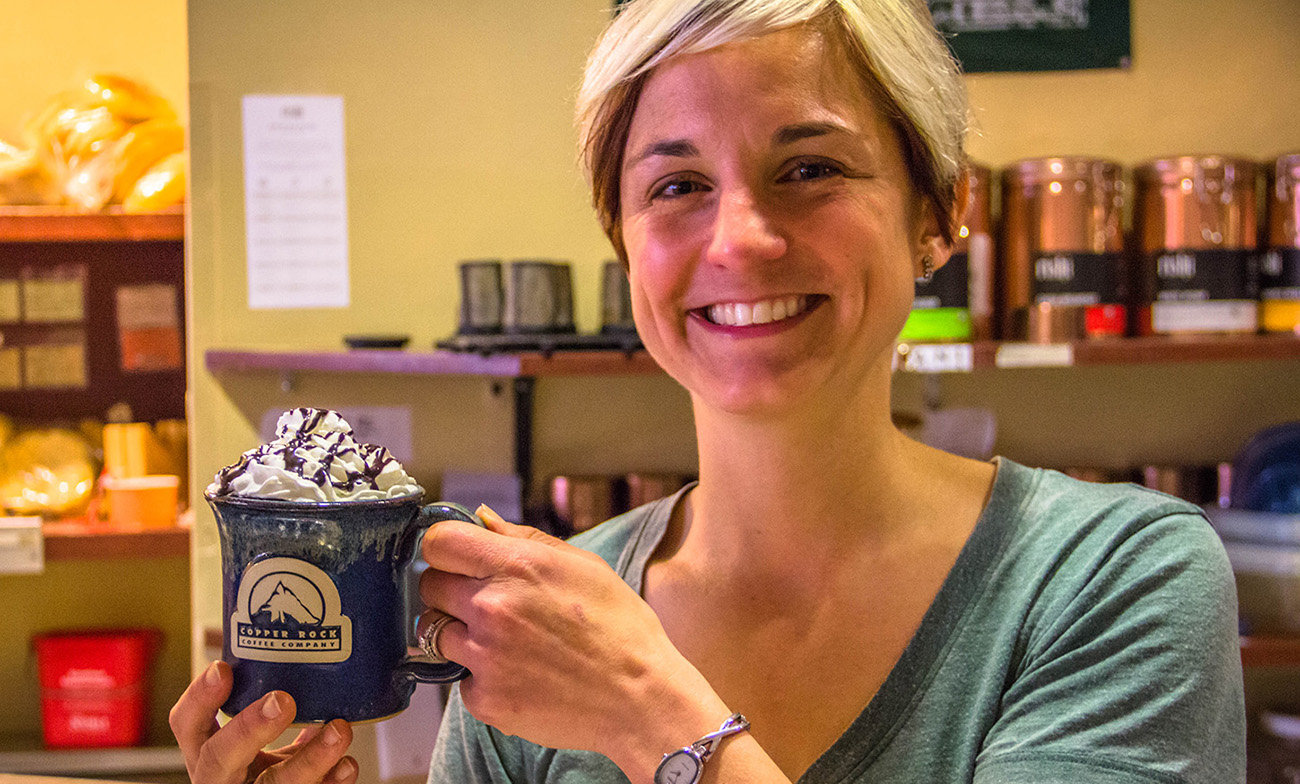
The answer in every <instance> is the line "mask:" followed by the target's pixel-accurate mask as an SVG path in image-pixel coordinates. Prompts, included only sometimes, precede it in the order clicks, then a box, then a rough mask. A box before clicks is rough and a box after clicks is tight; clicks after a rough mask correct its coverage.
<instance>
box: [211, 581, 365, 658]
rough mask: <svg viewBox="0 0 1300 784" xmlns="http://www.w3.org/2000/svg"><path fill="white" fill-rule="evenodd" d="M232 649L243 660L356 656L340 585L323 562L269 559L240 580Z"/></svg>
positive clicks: (232, 622) (231, 643)
mask: <svg viewBox="0 0 1300 784" xmlns="http://www.w3.org/2000/svg"><path fill="white" fill-rule="evenodd" d="M230 632H231V634H230V639H231V642H230V652H231V653H232V654H234V655H235V656H238V657H239V658H241V659H250V660H252V661H268V662H304V663H316V664H326V663H331V662H341V661H346V660H347V659H348V657H350V656H351V655H352V620H351V619H350V618H348V617H347V616H345V615H343V609H342V602H341V601H340V600H339V589H338V586H336V585H335V584H334V581H333V580H331V579H330V577H329V575H327V574H325V572H323V571H322V570H321V569H320V568H319V567H317V566H314V565H312V564H309V563H307V562H306V561H301V560H299V559H297V558H266V559H263V560H261V561H258V562H257V563H254V564H253V565H251V566H249V567H248V569H247V570H246V571H245V572H244V576H243V578H241V579H240V581H239V591H238V598H237V599H236V601H235V612H234V613H233V614H232V615H231V616H230Z"/></svg>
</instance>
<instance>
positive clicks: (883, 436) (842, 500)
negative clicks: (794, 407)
mask: <svg viewBox="0 0 1300 784" xmlns="http://www.w3.org/2000/svg"><path fill="white" fill-rule="evenodd" d="M887 401H888V389H887V387H886V389H885V390H884V392H883V394H881V393H877V394H866V393H865V391H864V394H861V395H858V396H856V397H854V398H852V399H849V400H843V401H839V402H838V404H835V405H831V404H826V403H824V402H823V403H822V404H820V405H808V406H804V407H803V408H802V409H800V410H798V411H795V412H793V413H789V414H787V415H785V416H782V417H779V418H763V419H758V418H752V417H743V416H736V415H731V414H728V413H725V412H718V411H714V410H710V409H708V408H707V407H706V406H704V405H702V404H701V403H700V402H699V401H696V431H697V435H698V439H699V457H700V485H699V487H698V488H697V489H696V490H695V491H693V492H692V493H691V495H690V502H689V516H688V518H687V519H686V520H684V521H683V523H682V530H681V534H682V536H681V538H680V539H679V540H678V544H679V545H681V546H688V547H689V548H690V550H691V551H692V553H693V554H694V555H695V556H699V557H703V558H705V559H706V560H707V561H709V562H710V563H711V564H712V565H713V566H714V567H715V568H717V567H721V568H727V562H728V561H731V560H732V559H735V565H737V566H738V567H740V566H741V565H743V567H744V568H751V569H752V568H754V567H756V566H759V565H763V564H765V565H769V566H771V567H772V568H777V569H779V567H780V565H781V564H782V563H789V562H791V558H790V556H791V554H792V552H798V554H799V557H798V558H796V559H793V560H794V561H801V562H803V566H802V567H801V568H805V569H806V568H807V559H808V558H810V557H811V558H816V557H817V551H819V550H820V551H823V552H825V553H826V554H827V556H830V555H832V554H833V553H834V552H835V550H836V548H838V547H840V546H841V545H843V544H844V543H846V542H849V541H852V542H855V543H861V542H862V541H863V540H864V536H865V537H867V538H868V539H870V538H881V539H882V540H883V539H887V538H888V537H889V535H890V534H891V533H893V531H894V529H895V528H896V527H897V526H899V525H900V524H902V523H904V522H905V521H906V520H908V519H909V516H908V513H907V508H906V507H907V506H908V504H909V490H908V488H909V487H913V486H914V485H913V482H912V475H911V472H909V466H913V465H915V464H916V462H917V461H916V460H915V457H916V453H915V447H917V446H918V445H917V444H915V443H914V442H912V441H910V440H909V439H907V438H906V437H905V436H904V435H902V434H901V433H900V432H898V430H897V429H896V428H895V427H894V425H893V423H892V421H891V419H890V414H889V407H888V402H887Z"/></svg>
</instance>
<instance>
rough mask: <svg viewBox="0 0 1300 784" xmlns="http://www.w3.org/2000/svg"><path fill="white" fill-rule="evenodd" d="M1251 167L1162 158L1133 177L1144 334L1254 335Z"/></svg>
mask: <svg viewBox="0 0 1300 784" xmlns="http://www.w3.org/2000/svg"><path fill="white" fill-rule="evenodd" d="M1257 172H1258V169H1257V167H1256V166H1255V164H1254V163H1252V162H1250V161H1245V160H1239V159H1234V158H1228V157H1225V156H1222V155H1197V156H1192V155H1187V156H1181V157H1176V158H1160V159H1157V160H1154V161H1150V162H1148V163H1145V164H1143V165H1142V166H1140V167H1138V169H1137V170H1136V177H1135V179H1136V180H1137V190H1138V193H1137V207H1136V210H1135V216H1134V222H1135V223H1136V228H1137V232H1138V237H1139V243H1140V246H1141V251H1142V260H1141V280H1142V292H1141V295H1140V296H1141V305H1140V308H1139V317H1138V323H1139V325H1140V330H1141V332H1142V333H1143V334H1161V335H1173V334H1190V333H1207V332H1220V333H1243V332H1246V333H1249V332H1254V331H1255V330H1256V329H1258V327H1259V303H1258V300H1259V260H1258V258H1257V257H1256V254H1255V249H1256V247H1257V245H1258V242H1257V239H1258V238H1257V235H1256V232H1257V227H1256V220H1255V196H1256V187H1255V181H1256V175H1257Z"/></svg>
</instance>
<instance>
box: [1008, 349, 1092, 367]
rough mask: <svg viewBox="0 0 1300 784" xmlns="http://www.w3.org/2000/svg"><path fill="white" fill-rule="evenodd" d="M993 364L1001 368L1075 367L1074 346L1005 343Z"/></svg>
mask: <svg viewBox="0 0 1300 784" xmlns="http://www.w3.org/2000/svg"><path fill="white" fill-rule="evenodd" d="M993 364H994V365H995V366H996V367H1000V368H1034V367H1073V366H1074V346H1072V345H1070V344H1069V343H1004V344H1002V345H1001V346H998V353H997V355H996V356H994V358H993Z"/></svg>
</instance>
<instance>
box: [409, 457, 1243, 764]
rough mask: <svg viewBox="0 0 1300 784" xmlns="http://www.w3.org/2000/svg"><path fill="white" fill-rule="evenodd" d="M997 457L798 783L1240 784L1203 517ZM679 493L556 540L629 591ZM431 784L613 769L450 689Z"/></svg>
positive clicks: (1220, 595)
mask: <svg viewBox="0 0 1300 784" xmlns="http://www.w3.org/2000/svg"><path fill="white" fill-rule="evenodd" d="M997 464H998V472H997V479H996V481H995V482H994V486H993V491H992V493H991V495H990V498H989V502H988V506H987V507H986V508H985V510H984V512H983V514H982V515H981V516H980V519H979V522H978V524H977V525H976V527H975V530H974V532H973V533H972V534H971V537H970V539H969V540H968V541H967V542H966V545H965V547H964V548H963V549H962V552H961V554H960V555H959V557H958V559H957V561H956V563H955V564H954V566H953V568H952V571H951V572H950V573H949V574H948V576H947V578H946V580H945V581H944V583H943V586H942V588H941V589H940V590H939V593H938V595H937V596H936V597H935V600H934V603H933V604H932V605H931V606H930V608H929V610H928V611H927V612H926V614H925V617H924V619H923V620H922V622H921V625H920V627H919V628H918V629H917V632H916V634H915V636H914V637H913V638H912V640H911V642H910V643H909V644H908V646H907V648H906V650H905V651H904V652H903V655H902V656H901V657H900V658H899V660H898V662H897V664H896V665H895V666H894V669H893V670H892V671H891V672H890V674H889V677H888V678H887V679H886V681H885V683H884V685H883V686H882V687H881V688H880V690H879V691H878V692H877V693H876V695H875V696H874V697H873V698H872V699H871V701H870V702H869V703H868V704H867V705H866V706H865V708H864V709H863V711H862V713H861V714H860V715H859V716H858V718H857V720H855V721H854V722H853V724H852V725H851V726H850V727H849V729H848V730H847V731H846V732H845V733H844V734H843V735H842V736H841V737H840V738H839V739H838V740H837V741H836V742H835V743H834V744H833V745H832V746H831V747H830V748H829V749H828V750H827V751H826V752H825V753H824V754H822V756H821V757H820V758H819V759H818V760H817V761H816V762H815V763H814V764H813V765H812V767H810V768H809V769H808V770H807V771H806V772H805V773H804V775H803V776H802V778H801V779H800V782H808V783H809V784H811V783H813V782H816V783H817V784H823V783H824V784H832V783H835V784H839V783H840V782H843V783H844V784H849V783H851V782H872V783H873V784H879V783H880V782H917V783H918V784H921V783H922V782H924V784H934V782H966V781H973V782H977V784H994V783H995V782H1017V783H1018V784H1029V783H1033V784H1051V783H1052V782H1062V783H1064V782H1072V783H1073V782H1089V783H1090V784H1093V783H1097V782H1168V784H1175V783H1182V784H1202V783H1203V784H1225V783H1230V782H1244V781H1245V780H1246V773H1245V770H1246V767H1245V766H1246V763H1245V758H1246V751H1245V743H1246V729H1245V727H1246V720H1245V708H1244V704H1243V697H1242V679H1241V658H1240V651H1239V647H1238V641H1237V605H1236V594H1235V590H1234V587H1233V579H1232V571H1231V568H1230V567H1229V565H1228V560H1227V557H1226V555H1225V554H1224V551H1223V547H1222V545H1221V544H1220V542H1219V540H1218V538H1217V537H1216V536H1215V534H1214V532H1213V530H1212V529H1211V528H1210V526H1209V524H1208V522H1207V521H1206V519H1205V517H1204V516H1203V515H1202V514H1201V513H1200V511H1199V510H1198V509H1197V508H1196V507H1194V506H1192V505H1190V504H1188V503H1186V502H1183V501H1180V500H1178V499H1175V498H1172V497H1170V496H1166V495H1163V494H1160V493H1156V492H1152V491H1149V490H1145V489H1142V488H1138V487H1135V486H1132V485H1097V484H1090V483H1085V482H1080V481H1077V480H1074V479H1071V478H1069V477H1066V476H1065V475H1063V474H1060V473H1057V472H1055V471H1045V470H1041V469H1030V468H1026V467H1024V466H1021V465H1018V464H1016V463H1014V462H1012V461H1010V460H1006V459H1000V460H998V461H997ZM681 495H682V494H681V493H679V494H677V495H676V496H673V497H671V498H667V499H663V500H661V501H657V502H655V503H652V504H649V505H647V506H644V507H642V508H640V509H636V510H633V511H632V512H629V513H628V514H625V515H623V516H621V517H618V518H615V519H614V520H611V521H609V522H608V523H605V524H604V525H602V526H599V527H597V528H596V529H593V530H592V531H590V532H587V533H586V534H583V535H581V536H579V537H576V538H575V539H574V540H573V542H574V544H577V545H578V546H580V547H583V548H585V549H588V550H591V551H593V552H595V553H598V554H600V555H601V556H602V557H603V558H605V560H606V561H608V562H609V563H610V565H611V566H613V567H614V568H615V569H616V570H617V571H618V573H619V574H620V575H621V576H622V577H623V579H625V580H626V581H627V582H628V583H629V584H630V585H631V586H632V587H633V588H635V589H637V590H638V591H639V590H640V589H641V581H642V577H643V576H644V573H645V567H646V563H647V562H648V560H649V559H650V556H651V554H652V553H653V552H654V550H655V547H656V546H657V545H658V543H659V540H660V539H661V538H662V536H663V534H664V531H665V529H666V526H667V523H668V518H669V516H670V515H671V512H672V509H673V506H674V504H675V503H677V501H678V500H679V499H680V497H681ZM870 640H871V629H870V628H865V627H864V628H863V629H862V642H863V644H864V645H869V644H870ZM827 675H828V676H829V677H833V676H834V673H827ZM774 688H775V687H774ZM731 707H732V708H733V709H735V710H739V711H742V712H743V711H744V708H745V706H743V705H733V706H731ZM630 720H631V719H630ZM665 751H668V749H665ZM429 781H430V783H431V784H507V782H509V783H510V784H542V783H543V782H546V783H547V784H559V783H560V782H563V783H564V784H605V783H606V782H608V783H609V784H616V783H617V784H622V783H623V782H626V781H627V779H626V778H625V777H624V776H623V774H622V772H621V771H619V770H618V768H617V767H616V766H615V765H614V764H613V763H612V762H610V761H609V759H607V758H606V757H604V756H602V755H599V754H593V753H590V752H581V751H568V750H558V751H557V750H554V749H545V748H541V747H538V746H535V745H533V744H530V743H527V742H525V741H522V740H520V739H518V738H515V737H511V736H507V735H503V734H502V733H500V732H498V731H497V730H495V729H492V728H491V727H487V726H485V725H483V724H482V723H480V722H478V721H477V720H475V719H474V718H473V717H472V716H470V715H469V713H468V712H467V711H466V710H465V708H464V706H463V705H462V703H461V701H460V698H459V693H458V692H457V691H456V690H455V689H453V691H452V695H451V701H450V703H449V704H448V707H447V713H446V716H445V718H444V720H443V723H442V727H441V730H440V732H439V735H438V742H437V746H436V748H435V750H434V755H433V764H432V768H431V770H430V775H429ZM638 784H641V783H640V782H638Z"/></svg>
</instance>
